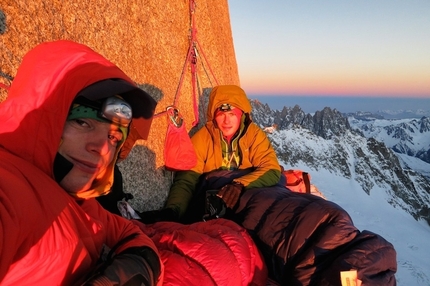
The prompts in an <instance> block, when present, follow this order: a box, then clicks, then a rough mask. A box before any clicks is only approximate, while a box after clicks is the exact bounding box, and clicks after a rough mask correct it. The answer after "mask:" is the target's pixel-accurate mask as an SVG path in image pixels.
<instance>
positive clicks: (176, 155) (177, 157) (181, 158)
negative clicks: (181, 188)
mask: <svg viewBox="0 0 430 286" xmlns="http://www.w3.org/2000/svg"><path fill="white" fill-rule="evenodd" d="M167 120H168V123H167V125H168V126H167V133H166V140H165V143H164V165H165V167H166V169H168V170H172V171H185V170H190V169H191V168H193V167H194V166H195V165H196V164H197V155H196V152H195V150H194V146H193V143H192V142H191V138H190V136H189V135H188V133H187V129H186V128H185V122H184V119H183V118H182V116H181V115H180V114H179V110H178V109H177V108H175V107H173V106H169V107H168V108H167Z"/></svg>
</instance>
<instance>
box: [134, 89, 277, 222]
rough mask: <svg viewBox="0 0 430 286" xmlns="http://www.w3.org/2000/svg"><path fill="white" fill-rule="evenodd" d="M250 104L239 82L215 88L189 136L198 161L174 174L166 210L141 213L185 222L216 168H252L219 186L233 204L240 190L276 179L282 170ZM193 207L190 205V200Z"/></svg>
mask: <svg viewBox="0 0 430 286" xmlns="http://www.w3.org/2000/svg"><path fill="white" fill-rule="evenodd" d="M251 109H252V107H251V104H250V102H249V99H248V97H247V96H246V94H245V92H244V91H243V89H241V88H240V87H238V86H236V85H221V86H216V87H214V88H213V90H212V92H211V94H210V96H209V104H208V109H207V122H206V124H205V125H204V126H203V127H202V128H201V129H200V130H199V131H197V133H196V134H195V135H194V136H193V137H192V138H191V141H192V143H193V145H194V148H195V151H196V155H197V164H196V166H195V167H194V168H192V169H191V170H188V171H180V172H177V173H176V176H175V179H174V182H173V184H172V186H171V189H170V192H169V196H168V199H167V202H166V204H165V208H164V209H162V210H157V211H149V212H143V213H141V217H142V220H143V221H144V222H147V223H150V222H155V221H160V220H173V221H181V219H182V218H183V216H184V214H185V213H186V211H187V209H188V208H189V207H190V208H191V207H192V206H190V202H191V201H193V199H194V197H195V196H196V195H197V194H196V193H195V191H196V187H197V185H198V183H199V181H200V180H201V176H202V174H206V173H209V172H211V171H214V170H244V169H247V170H250V169H251V170H252V171H250V172H246V174H244V175H243V176H241V177H239V178H236V179H234V180H233V181H232V182H231V183H230V184H227V185H225V186H224V187H222V188H221V189H220V190H219V193H218V197H220V198H222V199H223V201H224V202H225V203H226V206H227V207H228V208H230V209H232V208H234V206H235V205H236V203H237V202H238V199H239V197H240V195H241V193H242V192H246V190H247V189H249V188H258V187H268V186H273V185H275V184H276V183H278V181H279V179H280V176H281V168H280V165H279V163H278V159H277V156H276V153H275V150H274V149H273V147H272V145H271V143H270V141H269V139H268V138H267V136H266V134H265V133H264V131H263V130H262V129H261V128H260V127H258V126H257V125H256V124H255V123H254V122H252V120H251V117H250V113H251ZM191 205H192V204H191Z"/></svg>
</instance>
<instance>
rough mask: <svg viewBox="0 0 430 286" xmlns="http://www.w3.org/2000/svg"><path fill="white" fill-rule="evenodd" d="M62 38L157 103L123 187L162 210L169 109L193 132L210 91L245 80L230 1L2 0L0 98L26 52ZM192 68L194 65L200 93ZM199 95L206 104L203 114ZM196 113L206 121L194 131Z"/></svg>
mask: <svg viewBox="0 0 430 286" xmlns="http://www.w3.org/2000/svg"><path fill="white" fill-rule="evenodd" d="M57 39H68V40H73V41H76V42H80V43H83V44H86V45H88V46H89V47H91V48H92V49H94V50H95V51H97V52H99V53H101V54H102V55H104V56H105V57H106V58H107V59H109V60H110V61H112V62H113V63H115V64H117V65H118V66H119V67H120V68H121V69H122V70H124V71H125V73H126V74H128V75H129V76H130V77H131V78H132V79H133V80H134V81H135V82H136V83H137V84H138V85H139V86H140V87H141V88H142V89H144V90H146V91H147V92H149V93H150V94H151V95H152V96H153V97H154V98H155V99H156V100H157V102H158V105H157V109H156V114H157V115H156V117H155V118H154V120H153V124H152V128H151V132H150V135H149V138H148V140H147V141H141V142H138V143H137V144H136V145H135V147H134V148H133V151H132V152H131V153H130V155H129V157H128V158H127V159H126V160H125V161H123V162H121V163H120V164H119V166H120V169H121V170H122V171H123V176H124V187H125V191H126V192H130V193H132V194H133V195H134V197H135V199H134V200H132V205H133V206H134V207H136V208H138V209H139V210H141V211H144V210H150V209H156V208H159V207H161V206H162V204H163V202H164V199H165V198H166V196H167V193H168V189H169V187H170V183H171V179H172V175H173V174H172V172H170V171H167V170H165V168H164V158H163V148H164V141H165V135H166V130H167V118H166V115H165V114H164V113H163V112H164V111H165V109H166V107H167V106H169V105H172V104H175V105H176V106H177V107H178V108H179V110H180V112H181V114H182V115H183V116H184V120H185V123H186V128H187V130H188V131H190V133H193V131H194V130H195V129H196V128H197V127H198V126H201V125H202V124H203V123H204V121H205V119H204V115H205V107H204V103H205V102H206V101H207V98H205V97H207V95H208V93H209V91H210V89H211V88H212V87H213V86H214V85H216V84H237V85H239V75H238V69H237V63H236V58H235V53H234V46H233V39H232V33H231V27H230V16H229V10H228V2H227V0H200V1H199V0H195V1H192V0H189V1H188V0H170V1H164V2H163V1H161V2H160V1H156V0H145V1H143V0H127V1H105V0H91V1H88V0H75V1H62V0H51V1H43V0H34V1H22V0H4V1H2V5H1V6H0V83H1V85H0V101H2V100H4V99H5V98H6V97H7V91H6V89H5V88H2V87H1V86H2V85H6V86H8V85H9V84H10V83H11V81H13V77H14V76H15V74H16V71H17V68H18V66H19V64H20V62H21V59H22V57H23V56H24V55H25V53H26V52H27V51H28V50H30V49H31V48H33V47H34V46H36V45H37V44H39V43H41V42H45V41H52V40H57ZM191 40H193V41H191ZM193 44H194V46H195V47H196V49H193V50H194V51H196V52H197V54H196V57H195V60H196V61H195V63H194V65H191V63H190V61H187V55H188V51H189V49H190V46H191V47H192V46H193ZM186 63H187V65H186ZM192 67H195V68H196V72H195V75H196V77H195V79H196V80H197V83H196V84H195V85H194V86H195V87H196V88H195V89H194V91H193V84H192ZM181 78H182V80H181ZM178 90H179V92H177V91H178ZM194 99H197V100H198V101H199V102H200V103H201V104H199V108H197V110H198V111H199V112H195V109H194ZM197 113H198V114H197ZM195 116H196V117H197V118H199V119H200V120H199V122H198V124H197V122H196V126H195V128H193V130H191V129H192V127H193V126H192V123H193V122H195V121H196V120H195Z"/></svg>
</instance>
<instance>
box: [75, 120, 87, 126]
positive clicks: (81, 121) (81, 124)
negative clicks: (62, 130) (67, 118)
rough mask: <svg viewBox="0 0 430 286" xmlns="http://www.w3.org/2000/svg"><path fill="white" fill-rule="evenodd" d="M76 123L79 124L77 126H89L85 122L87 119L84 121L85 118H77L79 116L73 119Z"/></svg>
mask: <svg viewBox="0 0 430 286" xmlns="http://www.w3.org/2000/svg"><path fill="white" fill-rule="evenodd" d="M73 121H74V122H75V123H76V124H77V125H79V126H84V127H85V126H89V123H88V122H87V121H85V120H82V119H79V118H77V119H75V120H73Z"/></svg>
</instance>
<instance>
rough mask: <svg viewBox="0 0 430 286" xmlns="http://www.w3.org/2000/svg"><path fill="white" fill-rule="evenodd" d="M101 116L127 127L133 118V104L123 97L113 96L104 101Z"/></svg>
mask: <svg viewBox="0 0 430 286" xmlns="http://www.w3.org/2000/svg"><path fill="white" fill-rule="evenodd" d="M99 116H101V117H102V118H106V119H107V120H109V121H112V122H113V123H115V124H118V125H121V126H124V127H127V126H128V125H129V124H130V122H131V119H132V112H131V106H130V104H128V103H127V102H126V101H124V100H122V99H121V98H119V97H116V96H111V97H108V98H106V99H105V101H103V103H102V106H101V109H100V111H99Z"/></svg>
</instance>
